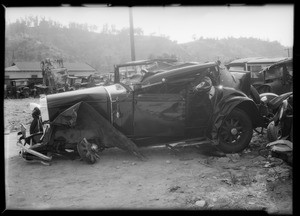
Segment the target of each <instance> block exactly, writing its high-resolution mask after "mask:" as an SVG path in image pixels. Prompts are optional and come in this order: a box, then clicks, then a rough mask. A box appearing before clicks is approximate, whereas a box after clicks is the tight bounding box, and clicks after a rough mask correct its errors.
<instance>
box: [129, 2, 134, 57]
mask: <svg viewBox="0 0 300 216" xmlns="http://www.w3.org/2000/svg"><path fill="white" fill-rule="evenodd" d="M129 23H130V47H131V60H132V61H135V49H134V28H133V20H132V8H131V7H130V8H129Z"/></svg>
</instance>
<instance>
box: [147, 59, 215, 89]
mask: <svg viewBox="0 0 300 216" xmlns="http://www.w3.org/2000/svg"><path fill="white" fill-rule="evenodd" d="M212 66H218V64H217V63H216V62H207V63H199V64H193V65H188V66H186V67H181V68H175V69H172V70H167V71H162V72H160V73H156V74H153V75H152V76H149V77H147V78H145V79H144V80H143V81H142V84H146V83H147V84H153V83H156V82H161V80H162V78H172V77H176V76H178V75H181V74H187V75H188V72H194V71H196V70H201V69H204V68H209V67H212Z"/></svg>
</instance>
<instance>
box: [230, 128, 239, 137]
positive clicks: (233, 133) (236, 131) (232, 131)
mask: <svg viewBox="0 0 300 216" xmlns="http://www.w3.org/2000/svg"><path fill="white" fill-rule="evenodd" d="M230 132H231V134H232V135H234V136H235V135H237V133H238V130H237V129H236V128H232V129H231V130H230Z"/></svg>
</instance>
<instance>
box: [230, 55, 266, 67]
mask: <svg viewBox="0 0 300 216" xmlns="http://www.w3.org/2000/svg"><path fill="white" fill-rule="evenodd" d="M260 58H262V57H248V58H240V59H235V60H233V61H231V62H230V63H229V64H228V65H232V64H242V63H247V62H249V61H251V60H255V59H260Z"/></svg>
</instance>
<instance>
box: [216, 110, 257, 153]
mask: <svg viewBox="0 0 300 216" xmlns="http://www.w3.org/2000/svg"><path fill="white" fill-rule="evenodd" d="M252 135H253V128H252V121H251V119H250V117H249V116H248V115H247V113H246V112H245V111H243V110H241V109H238V108H234V109H233V110H232V111H231V113H230V114H229V115H228V116H227V117H226V118H225V119H224V121H223V122H222V125H221V127H220V129H219V133H218V137H219V145H218V147H219V148H220V149H221V150H222V151H223V152H225V153H236V152H240V151H242V150H243V149H245V148H246V147H247V146H248V145H249V143H250V140H251V138H252Z"/></svg>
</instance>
